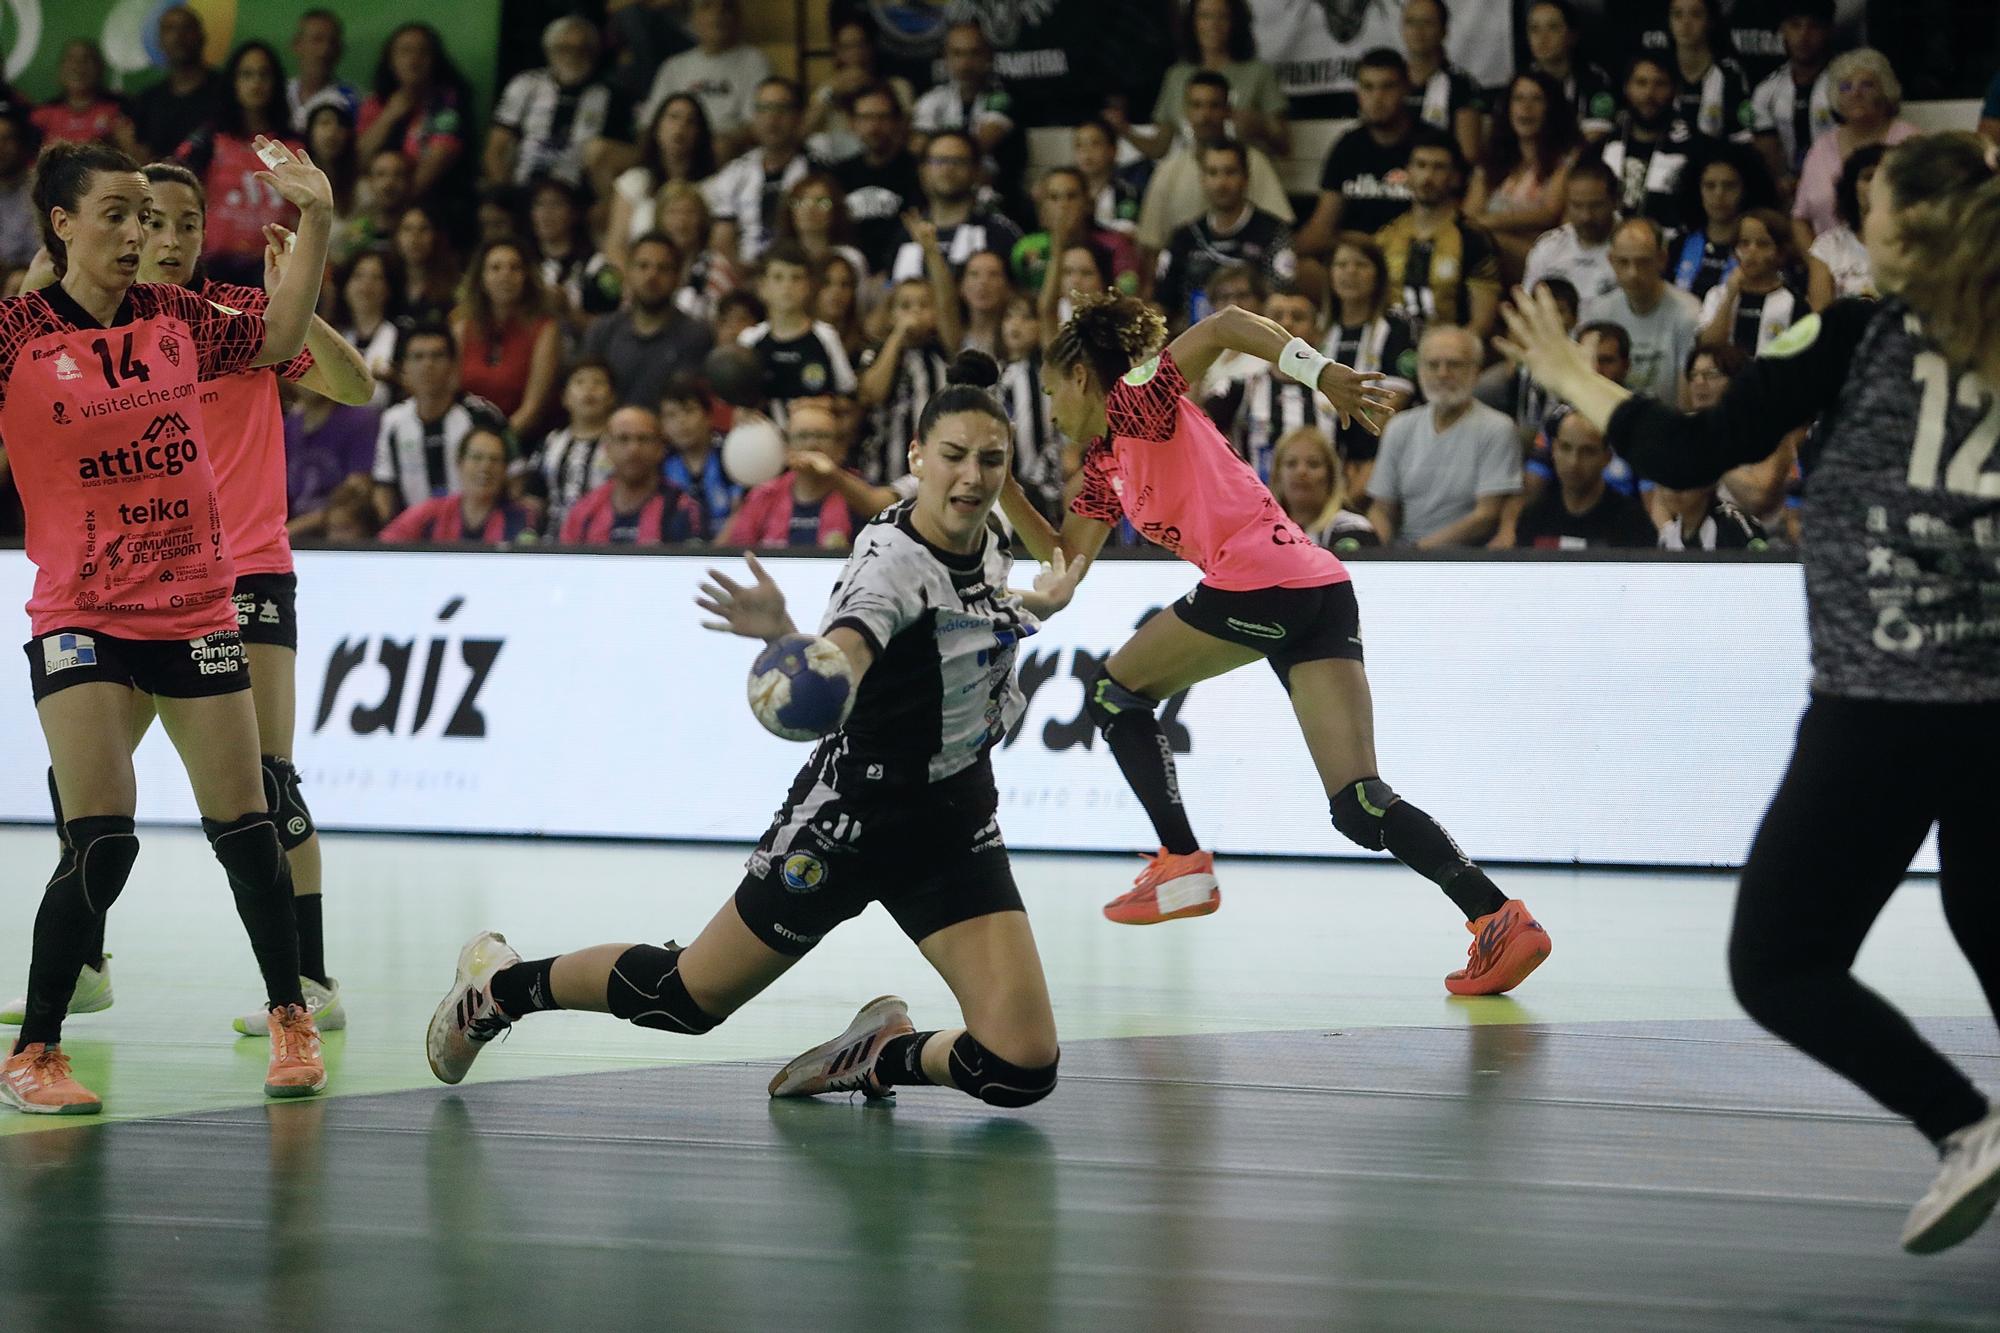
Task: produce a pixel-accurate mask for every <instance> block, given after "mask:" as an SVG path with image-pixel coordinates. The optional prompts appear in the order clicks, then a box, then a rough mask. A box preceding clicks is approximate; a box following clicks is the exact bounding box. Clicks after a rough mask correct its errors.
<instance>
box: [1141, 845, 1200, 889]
mask: <svg viewBox="0 0 2000 1333" xmlns="http://www.w3.org/2000/svg"><path fill="white" fill-rule="evenodd" d="M1139 859H1140V860H1142V861H1144V862H1145V863H1146V868H1145V869H1144V870H1141V871H1140V872H1139V877H1138V878H1137V879H1135V880H1133V881H1132V892H1133V893H1144V892H1146V891H1147V890H1149V889H1157V888H1159V887H1160V885H1162V884H1164V883H1166V882H1167V881H1168V880H1169V879H1172V878H1173V875H1171V874H1169V873H1168V862H1170V861H1184V860H1189V859H1191V858H1190V857H1189V856H1187V855H1181V854H1176V853H1173V852H1169V851H1168V850H1167V849H1166V848H1164V847H1162V848H1161V849H1160V850H1159V851H1157V852H1140V853H1139ZM1128 896H1129V895H1128Z"/></svg>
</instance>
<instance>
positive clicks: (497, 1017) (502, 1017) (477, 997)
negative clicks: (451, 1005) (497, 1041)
mask: <svg viewBox="0 0 2000 1333" xmlns="http://www.w3.org/2000/svg"><path fill="white" fill-rule="evenodd" d="M465 994H466V998H465V999H464V1000H463V1001H461V1003H463V1004H466V1005H467V1006H468V1008H469V1011H470V1013H471V1015H472V1016H471V1017H470V1018H468V1019H467V1020H466V1024H465V1039H466V1040H467V1041H476V1042H489V1041H492V1040H493V1039H494V1038H495V1037H498V1036H502V1035H504V1034H505V1033H506V1032H507V1031H508V1030H509V1029H511V1028H512V1027H513V1026H514V1020H513V1019H511V1018H509V1017H507V1015H506V1014H504V1013H502V1012H501V1011H500V1005H499V1003H498V1002H497V1001H495V1000H494V998H493V997H492V996H491V995H490V994H488V993H487V992H485V991H483V990H468V991H467V992H466V993H465ZM481 1000H484V1001H485V1002H486V1012H485V1013H480V1012H479V1008H480V1005H479V1002H480V1001H481Z"/></svg>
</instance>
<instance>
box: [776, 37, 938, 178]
mask: <svg viewBox="0 0 2000 1333" xmlns="http://www.w3.org/2000/svg"><path fill="white" fill-rule="evenodd" d="M881 66H882V57H881V53H880V52H879V51H877V50H876V49H875V28H874V25H873V24H871V23H869V22H868V21H867V20H865V19H862V18H860V17H858V16H850V17H848V18H844V19H842V20H840V21H839V22H837V23H835V24H834V27H833V72H832V73H831V74H829V75H827V78H826V81H825V82H824V83H822V84H820V86H819V87H818V88H816V89H814V90H813V94H812V96H811V97H810V98H809V99H808V100H807V102H806V119H805V127H804V130H803V133H804V135H805V138H806V151H807V152H809V153H811V154H812V156H813V159H814V160H815V161H819V162H844V161H846V160H847V159H848V158H851V157H854V156H856V155H858V154H859V153H860V152H861V150H862V145H861V138H860V136H859V135H857V134H855V132H854V130H853V129H852V128H851V127H850V125H849V123H848V116H849V114H850V113H851V112H852V111H853V109H854V97H855V94H857V93H859V92H860V91H861V90H862V89H863V88H869V87H873V86H874V85H876V84H878V83H880V84H883V85H885V86H887V88H888V89H889V91H890V92H892V93H894V94H895V95H896V101H897V103H898V104H899V105H901V107H902V108H903V117H904V119H905V120H907V119H908V118H909V115H910V108H911V107H913V106H915V105H916V94H915V93H914V92H913V91H912V90H911V88H910V81H909V80H908V79H906V78H903V77H902V76H901V75H899V74H892V75H890V76H888V77H887V78H884V77H883V76H882V74H881Z"/></svg>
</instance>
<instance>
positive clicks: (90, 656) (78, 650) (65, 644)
mask: <svg viewBox="0 0 2000 1333" xmlns="http://www.w3.org/2000/svg"><path fill="white" fill-rule="evenodd" d="M96 665H97V640H96V639H94V638H92V637H91V636H90V635H88V634H51V635H49V637H48V638H46V639H43V640H42V674H43V675H47V676H53V675H55V674H56V672H58V671H67V670H69V669H70V668H71V667H79V666H96Z"/></svg>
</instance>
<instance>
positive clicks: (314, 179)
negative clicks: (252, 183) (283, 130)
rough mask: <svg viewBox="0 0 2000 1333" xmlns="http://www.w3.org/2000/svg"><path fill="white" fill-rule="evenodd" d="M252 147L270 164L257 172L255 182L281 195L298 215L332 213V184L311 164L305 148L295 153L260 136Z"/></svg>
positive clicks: (322, 172)
mask: <svg viewBox="0 0 2000 1333" xmlns="http://www.w3.org/2000/svg"><path fill="white" fill-rule="evenodd" d="M251 147H252V148H255V149H256V150H257V156H258V157H259V158H261V159H263V160H264V161H266V162H269V163H271V164H272V165H271V166H270V168H269V170H266V171H260V172H258V173H257V179H258V180H260V181H263V182H264V183H265V184H266V185H269V186H270V187H271V188H272V189H274V190H276V191H277V192H278V193H279V194H280V195H282V196H284V199H285V202H286V203H288V204H291V205H292V206H293V207H295V208H297V209H298V210H299V212H301V213H311V212H315V211H323V212H328V213H330V212H332V211H333V182H331V181H329V180H328V179H327V178H326V173H325V172H324V171H321V170H320V169H319V168H318V167H316V166H314V165H313V160H312V157H311V155H309V154H308V153H307V152H306V151H305V149H303V148H301V149H299V150H298V151H296V152H294V151H293V150H291V149H290V148H287V147H285V145H283V144H282V143H279V142H278V141H277V140H276V139H269V138H266V137H265V136H263V135H261V134H260V135H258V136H257V138H256V141H255V142H254V143H252V144H251Z"/></svg>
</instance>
